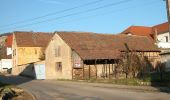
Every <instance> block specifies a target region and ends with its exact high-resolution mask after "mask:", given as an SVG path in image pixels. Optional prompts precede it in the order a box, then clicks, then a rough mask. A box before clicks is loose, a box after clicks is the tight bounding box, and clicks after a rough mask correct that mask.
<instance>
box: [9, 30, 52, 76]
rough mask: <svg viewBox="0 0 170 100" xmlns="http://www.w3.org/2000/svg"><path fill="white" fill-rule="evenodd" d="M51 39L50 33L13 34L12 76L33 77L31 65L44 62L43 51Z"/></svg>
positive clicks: (17, 32)
mask: <svg viewBox="0 0 170 100" xmlns="http://www.w3.org/2000/svg"><path fill="white" fill-rule="evenodd" d="M51 37H52V34H51V33H44V32H22V31H15V32H13V43H12V60H13V67H12V74H13V75H19V74H22V75H25V76H30V77H35V75H34V74H35V72H34V71H35V70H34V66H32V65H33V64H34V63H36V62H39V61H43V60H45V55H44V50H45V48H46V46H47V44H48V42H49V40H50V39H51Z"/></svg>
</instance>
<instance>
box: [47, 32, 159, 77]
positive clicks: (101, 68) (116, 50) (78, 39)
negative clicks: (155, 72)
mask: <svg viewBox="0 0 170 100" xmlns="http://www.w3.org/2000/svg"><path fill="white" fill-rule="evenodd" d="M125 44H126V45H125ZM126 46H128V49H129V50H130V51H135V52H136V53H139V54H143V55H145V56H146V57H148V58H152V60H153V62H154V61H155V60H158V59H159V52H160V50H159V49H158V48H157V46H155V45H154V44H153V41H151V40H150V39H149V38H148V37H146V36H127V35H113V34H96V33H89V32H55V34H54V36H53V37H52V39H51V41H50V42H49V44H48V46H47V48H46V51H45V52H46V57H45V58H46V61H45V63H46V79H90V78H98V77H104V78H110V77H111V75H113V72H114V69H115V64H116V63H117V62H118V61H119V59H122V58H121V55H122V54H123V53H124V52H126V50H127V47H126Z"/></svg>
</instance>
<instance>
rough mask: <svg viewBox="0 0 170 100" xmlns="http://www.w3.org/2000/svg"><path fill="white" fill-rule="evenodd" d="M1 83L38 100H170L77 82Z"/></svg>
mask: <svg viewBox="0 0 170 100" xmlns="http://www.w3.org/2000/svg"><path fill="white" fill-rule="evenodd" d="M0 81H6V82H10V83H15V84H17V85H18V86H19V87H22V88H24V89H26V90H27V91H29V92H31V93H33V94H34V95H35V96H36V98H37V99H38V100H169V98H170V94H168V93H163V92H146V91H145V92H144V91H137V90H128V89H118V88H105V87H95V86H92V85H86V84H84V83H83V84H81V83H75V82H64V81H56V80H30V79H28V78H24V77H11V76H10V77H3V76H0Z"/></svg>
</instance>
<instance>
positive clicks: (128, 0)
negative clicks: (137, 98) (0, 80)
mask: <svg viewBox="0 0 170 100" xmlns="http://www.w3.org/2000/svg"><path fill="white" fill-rule="evenodd" d="M130 1H133V0H122V1H119V2H114V3H111V4H107V5H104V6H100V7H96V8H91V9H87V10H85V11H79V12H76V13H71V14H67V15H64V16H60V17H57V18H53V19H47V20H43V21H39V22H35V23H30V24H25V25H21V26H17V27H13V28H21V27H27V26H30V25H35V24H39V23H44V22H49V21H53V20H58V19H62V18H65V17H70V16H75V15H79V14H82V13H87V12H92V11H96V10H99V9H103V8H106V7H111V6H115V5H119V4H123V3H127V2H130ZM6 29H11V28H6ZM4 30H5V29H4Z"/></svg>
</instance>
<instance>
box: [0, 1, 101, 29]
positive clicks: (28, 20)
mask: <svg viewBox="0 0 170 100" xmlns="http://www.w3.org/2000/svg"><path fill="white" fill-rule="evenodd" d="M102 1H104V0H96V1H93V2H88V3H86V4H82V5H79V6H75V7H72V8H68V9H64V10H60V11H56V12H52V13H48V14H45V15H42V16H39V17H34V18H30V19H26V20H21V21H17V22H14V23H11V24H6V25H1V26H0V27H8V26H12V25H15V24H21V23H26V22H30V21H31V22H32V21H34V20H38V19H41V18H45V17H48V16H53V15H56V14H58V13H64V12H67V11H71V10H74V9H77V8H82V7H85V6H89V5H93V4H97V3H99V2H102Z"/></svg>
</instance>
